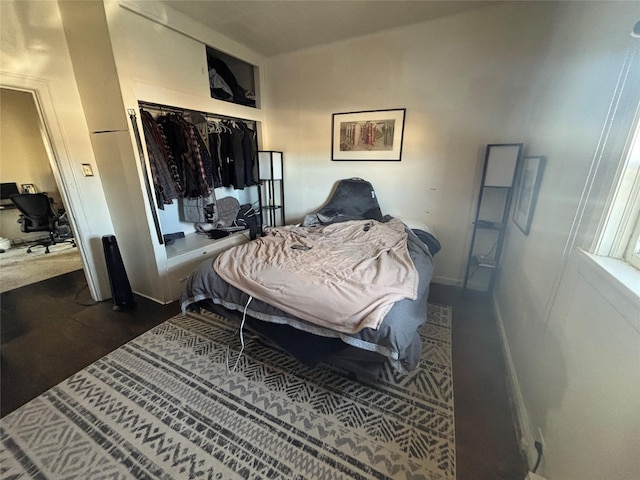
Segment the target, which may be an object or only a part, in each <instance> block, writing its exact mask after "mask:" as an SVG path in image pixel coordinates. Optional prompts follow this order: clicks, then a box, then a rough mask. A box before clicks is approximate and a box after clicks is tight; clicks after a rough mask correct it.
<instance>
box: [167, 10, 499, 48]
mask: <svg viewBox="0 0 640 480" xmlns="http://www.w3.org/2000/svg"><path fill="white" fill-rule="evenodd" d="M162 2H163V3H165V4H167V5H169V6H171V7H172V8H174V9H175V10H177V11H179V12H181V13H183V14H185V15H187V16H189V17H192V18H194V19H196V20H197V21H199V22H200V23H203V24H205V25H206V26H208V27H210V28H212V29H213V30H215V31H217V32H219V33H222V34H223V35H225V36H227V37H229V38H231V39H233V40H235V41H237V42H239V43H241V44H242V45H245V46H246V47H249V48H250V49H252V50H254V51H256V52H258V53H261V54H262V55H265V56H272V55H277V54H280V53H285V52H291V51H294V50H299V49H303V48H308V47H313V46H316V45H322V44H325V43H330V42H334V41H338V40H343V39H346V38H350V37H357V36H361V35H367V34H371V33H375V32H379V31H381V30H387V29H391V28H396V27H401V26H404V25H409V24H412V23H418V22H423V21H426V20H432V19H435V18H439V17H443V16H446V15H452V14H455V13H458V12H461V11H464V10H470V9H473V8H480V7H483V6H486V5H488V4H493V3H496V2H495V1H482V0H472V1H463V0H443V1H431V0H162Z"/></svg>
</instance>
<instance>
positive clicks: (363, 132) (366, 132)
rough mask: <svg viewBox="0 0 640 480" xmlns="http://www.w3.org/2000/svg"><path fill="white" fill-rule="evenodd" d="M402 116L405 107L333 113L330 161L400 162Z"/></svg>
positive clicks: (402, 130) (402, 129)
mask: <svg viewBox="0 0 640 480" xmlns="http://www.w3.org/2000/svg"><path fill="white" fill-rule="evenodd" d="M405 113H406V109H405V108H399V109H395V110H369V111H363V112H348V113H334V114H333V115H332V119H331V131H332V136H331V160H334V161H349V160H360V161H363V160H364V161H366V160H371V161H396V162H399V161H400V160H401V158H402V138H403V135H404V117H405Z"/></svg>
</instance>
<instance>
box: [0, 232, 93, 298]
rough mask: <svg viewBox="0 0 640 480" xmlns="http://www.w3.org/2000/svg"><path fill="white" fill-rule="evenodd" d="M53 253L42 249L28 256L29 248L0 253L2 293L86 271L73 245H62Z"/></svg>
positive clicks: (35, 249) (37, 248)
mask: <svg viewBox="0 0 640 480" xmlns="http://www.w3.org/2000/svg"><path fill="white" fill-rule="evenodd" d="M49 249H50V251H51V252H50V253H48V254H45V253H44V248H42V247H36V248H34V249H33V251H32V252H31V253H27V247H26V246H20V247H13V248H10V249H9V250H7V251H5V252H4V253H0V292H6V291H8V290H13V289H14V288H18V287H23V286H25V285H30V284H32V283H36V282H41V281H42V280H46V279H47V278H51V277H57V276H58V275H63V274H65V273H69V272H73V271H75V270H79V269H81V268H82V258H81V257H80V252H79V251H78V249H77V248H74V247H73V246H71V244H70V243H59V244H57V245H54V246H52V247H49Z"/></svg>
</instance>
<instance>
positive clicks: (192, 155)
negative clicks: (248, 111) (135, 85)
mask: <svg viewBox="0 0 640 480" xmlns="http://www.w3.org/2000/svg"><path fill="white" fill-rule="evenodd" d="M138 106H139V112H140V120H141V122H140V123H141V124H142V129H141V131H142V132H141V133H142V134H143V136H144V139H143V140H141V144H144V148H145V150H146V155H145V158H146V161H147V166H146V167H147V171H148V175H147V178H145V179H144V180H145V182H146V183H147V186H148V190H149V191H152V194H150V195H149V200H150V202H152V203H153V205H151V207H152V211H153V212H156V214H157V225H156V229H157V231H158V232H157V233H158V235H159V239H161V243H163V244H164V245H165V249H166V253H167V258H168V259H171V258H172V257H175V256H178V255H181V254H183V253H186V252H189V251H191V250H194V249H196V248H200V247H203V246H206V245H208V244H210V243H211V242H215V241H217V240H219V239H221V238H223V237H226V236H229V235H235V234H238V233H239V234H244V235H248V234H249V231H250V226H249V224H248V223H252V222H253V221H254V220H255V222H256V223H257V224H258V225H261V221H260V218H259V207H258V204H259V197H258V172H257V168H258V166H257V152H258V137H259V123H258V122H256V121H254V120H247V119H242V118H237V117H230V116H226V115H220V114H215V113H211V112H203V111H196V110H191V109H184V108H180V107H175V106H169V105H162V104H156V103H150V102H142V101H141V102H138ZM245 213H246V217H245V216H243V214H245ZM254 216H255V218H251V217H254ZM247 220H248V221H247Z"/></svg>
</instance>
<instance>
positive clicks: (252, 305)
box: [181, 228, 433, 373]
mask: <svg viewBox="0 0 640 480" xmlns="http://www.w3.org/2000/svg"><path fill="white" fill-rule="evenodd" d="M406 232H407V248H408V251H409V256H410V258H411V260H412V261H413V264H414V266H415V268H416V270H417V272H418V276H419V280H418V288H417V298H416V299H415V300H409V299H403V300H399V301H397V302H395V303H394V304H393V306H392V307H391V309H390V310H389V311H388V313H387V314H386V315H385V317H384V319H383V320H382V322H381V323H380V325H379V327H378V328H377V329H373V328H363V329H362V330H360V331H359V332H357V333H342V332H338V331H335V330H332V329H329V328H325V327H321V326H318V325H315V324H313V323H310V322H307V321H305V320H302V319H300V318H297V317H295V316H294V315H292V314H289V313H287V312H284V311H282V310H280V309H278V308H276V307H274V306H272V305H270V304H268V303H265V302H263V301H260V300H258V299H256V298H254V299H252V300H251V301H250V302H249V298H250V297H249V295H248V294H247V293H245V292H243V291H242V290H239V289H238V288H236V287H234V286H232V285H230V284H229V283H227V282H226V281H224V280H223V279H222V278H221V277H220V276H219V275H218V274H217V273H216V272H215V270H214V268H213V262H214V260H212V259H209V260H206V261H204V262H203V263H202V264H201V265H200V266H199V267H198V268H196V270H195V271H194V272H193V273H192V274H191V275H190V276H189V278H188V279H187V281H186V284H185V288H184V290H183V293H182V297H181V306H182V310H183V311H186V309H187V308H189V307H190V306H192V305H193V304H195V303H198V302H200V301H209V302H212V303H214V304H216V305H221V306H223V307H225V308H227V309H230V310H235V311H240V312H243V311H244V310H245V308H246V314H247V315H249V316H250V317H253V318H255V319H259V320H263V321H266V322H272V323H276V324H283V325H289V326H291V327H293V328H296V329H298V330H302V331H304V332H309V333H311V334H314V335H319V336H322V337H329V338H339V339H341V340H342V342H344V343H346V344H348V345H351V346H353V347H357V348H359V349H363V350H367V351H370V352H376V353H378V354H380V355H382V356H383V357H386V358H387V359H388V360H389V362H390V364H391V365H392V366H393V367H394V368H395V369H396V370H397V371H398V372H401V373H406V372H408V371H410V370H412V369H413V368H415V367H416V365H417V363H418V361H419V358H420V353H421V349H422V345H421V341H420V336H419V334H418V329H419V328H420V326H421V325H422V324H423V323H424V322H425V320H426V312H427V298H428V295H429V284H430V282H431V277H432V274H433V257H432V254H431V253H430V251H429V248H428V246H427V245H426V244H425V243H423V242H422V241H421V240H420V239H419V238H418V236H416V234H415V233H414V232H413V231H412V230H410V229H408V228H407V229H406ZM416 233H418V234H419V235H420V237H421V238H423V237H424V235H429V234H428V233H426V232H421V231H419V232H416ZM326 301H327V302H331V299H326ZM247 304H248V305H247Z"/></svg>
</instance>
